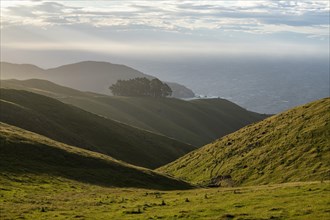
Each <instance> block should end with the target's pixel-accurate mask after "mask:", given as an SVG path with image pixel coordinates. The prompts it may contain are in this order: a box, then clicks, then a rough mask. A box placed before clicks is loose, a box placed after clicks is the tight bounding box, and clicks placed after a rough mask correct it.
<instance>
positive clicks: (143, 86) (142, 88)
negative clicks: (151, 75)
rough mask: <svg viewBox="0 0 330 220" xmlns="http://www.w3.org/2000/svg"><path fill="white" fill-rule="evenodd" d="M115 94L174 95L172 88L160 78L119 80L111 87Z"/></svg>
mask: <svg viewBox="0 0 330 220" xmlns="http://www.w3.org/2000/svg"><path fill="white" fill-rule="evenodd" d="M109 89H110V90H111V92H112V94H113V95H118V96H151V97H166V96H171V95H172V90H171V88H170V87H169V86H168V85H167V84H166V83H163V82H162V81H160V80H159V79H152V80H149V79H147V78H145V77H144V78H135V79H129V80H118V81H117V82H116V83H115V84H113V85H111V86H110V87H109Z"/></svg>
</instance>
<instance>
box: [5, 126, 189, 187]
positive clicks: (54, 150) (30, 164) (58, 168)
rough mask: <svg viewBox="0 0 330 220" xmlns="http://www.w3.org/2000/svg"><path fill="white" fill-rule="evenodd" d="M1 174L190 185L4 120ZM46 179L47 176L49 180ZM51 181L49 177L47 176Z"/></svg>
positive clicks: (141, 184)
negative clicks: (58, 140) (64, 142)
mask: <svg viewBox="0 0 330 220" xmlns="http://www.w3.org/2000/svg"><path fill="white" fill-rule="evenodd" d="M0 143H1V145H0V152H1V153H0V173H1V174H2V175H9V176H13V175H24V176H25V177H27V176H29V175H30V174H32V175H41V176H42V175H43V176H48V178H52V177H64V178H67V179H72V180H76V181H80V182H85V183H91V184H96V185H102V186H115V187H139V188H153V189H184V188H189V185H188V184H186V183H184V182H180V181H177V180H174V179H170V178H168V177H165V176H162V175H161V174H158V173H156V172H153V171H150V170H147V169H143V168H139V167H135V166H132V165H128V164H126V163H123V162H120V161H117V160H115V159H113V158H111V157H109V156H106V155H103V154H99V153H95V152H91V151H87V150H83V149H81V148H77V147H73V146H69V145H66V144H63V143H60V142H56V141H54V140H51V139H49V138H46V137H44V136H41V135H38V134H35V133H32V132H28V131H26V130H23V129H20V128H17V127H15V126H11V125H8V124H4V123H0ZM45 180H46V179H45ZM47 180H49V179H47Z"/></svg>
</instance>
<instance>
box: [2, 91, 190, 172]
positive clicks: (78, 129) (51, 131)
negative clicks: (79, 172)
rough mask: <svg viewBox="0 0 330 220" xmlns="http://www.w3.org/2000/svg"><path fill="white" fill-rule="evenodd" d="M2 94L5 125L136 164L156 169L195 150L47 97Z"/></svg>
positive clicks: (13, 93) (20, 93) (4, 92)
mask: <svg viewBox="0 0 330 220" xmlns="http://www.w3.org/2000/svg"><path fill="white" fill-rule="evenodd" d="M0 91H1V99H0V101H1V102H0V104H1V105H0V107H1V109H0V110H1V114H0V121H1V122H4V123H8V124H11V125H14V126H17V127H20V128H23V129H26V130H29V131H33V132H36V133H38V134H41V135H44V136H46V137H49V138H51V139H54V140H56V141H60V142H63V143H66V144H69V145H74V146H77V147H81V148H85V149H88V150H92V151H96V152H100V153H103V154H107V155H110V156H112V157H113V158H115V159H118V160H122V161H125V162H128V163H131V164H134V165H139V166H143V167H148V168H156V167H159V166H161V165H164V164H166V163H169V162H171V161H173V160H175V159H177V158H178V157H180V156H182V155H184V154H186V153H188V152H189V151H191V150H193V149H195V147H194V146H192V145H188V144H184V143H182V142H179V141H176V140H174V139H170V138H168V137H165V136H162V135H157V134H154V133H151V132H147V131H144V130H141V129H137V128H133V127H130V126H128V125H125V124H122V123H119V122H116V121H113V120H109V119H106V118H104V117H101V116H97V115H95V114H92V113H89V112H86V111H84V110H82V109H79V108H77V107H74V106H71V105H67V104H64V103H62V102H60V101H57V100H55V99H52V98H49V97H46V96H42V95H38V94H35V93H31V92H27V91H21V90H9V89H1V90H0Z"/></svg>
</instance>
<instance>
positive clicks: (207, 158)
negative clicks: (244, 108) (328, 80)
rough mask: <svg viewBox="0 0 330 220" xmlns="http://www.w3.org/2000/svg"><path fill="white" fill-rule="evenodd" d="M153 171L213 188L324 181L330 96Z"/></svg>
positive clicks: (329, 167) (328, 173)
mask: <svg viewBox="0 0 330 220" xmlns="http://www.w3.org/2000/svg"><path fill="white" fill-rule="evenodd" d="M159 171H162V172H165V173H168V174H171V175H173V176H175V177H178V178H182V179H184V180H187V181H190V182H192V183H195V184H215V185H219V184H220V185H221V184H222V185H225V184H236V185H257V184H268V183H282V182H292V181H311V180H324V179H330V98H326V99H322V100H319V101H315V102H312V103H309V104H306V105H304V106H300V107H296V108H293V109H291V110H289V111H286V112H284V113H281V114H278V115H275V116H272V117H270V118H268V119H265V120H263V121H261V122H259V123H257V124H253V125H250V126H247V127H244V128H242V129H240V130H239V131H237V132H235V133H233V134H230V135H227V136H225V137H223V138H221V139H219V140H217V141H215V142H213V143H211V144H209V145H206V146H205V147H203V148H200V149H198V150H196V151H193V152H191V153H189V154H187V155H185V156H183V157H182V158H179V159H178V160H176V161H174V162H172V163H170V164H168V165H166V166H164V167H162V168H160V169H159ZM229 175H230V177H231V179H230V178H229ZM216 177H220V178H219V179H218V180H216V179H215V178H216ZM221 177H222V178H221Z"/></svg>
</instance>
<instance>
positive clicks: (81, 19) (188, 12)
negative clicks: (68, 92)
mask: <svg viewBox="0 0 330 220" xmlns="http://www.w3.org/2000/svg"><path fill="white" fill-rule="evenodd" d="M329 11H330V3H329V1H328V0H298V1H278V0H256V1H248V0H243V1H234V0H227V1H216V0H213V1H197V0H194V1H182V0H181V1H160V0H155V1H143V0H135V1H124V0H122V1H111V0H109V1H38V0H33V1H27V0H25V1H3V0H1V60H2V61H9V62H18V63H26V62H30V63H35V64H39V65H41V66H47V65H48V66H52V65H56V64H58V63H60V62H66V61H71V60H77V61H78V60H84V59H92V58H93V57H94V58H95V59H105V57H109V56H122V57H125V56H127V57H137V58H141V57H153V58H154V57H171V58H178V59H179V58H180V57H185V56H203V57H205V56H230V55H241V56H244V55H245V56H288V57H290V56H311V57H329V31H330V29H329Z"/></svg>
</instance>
